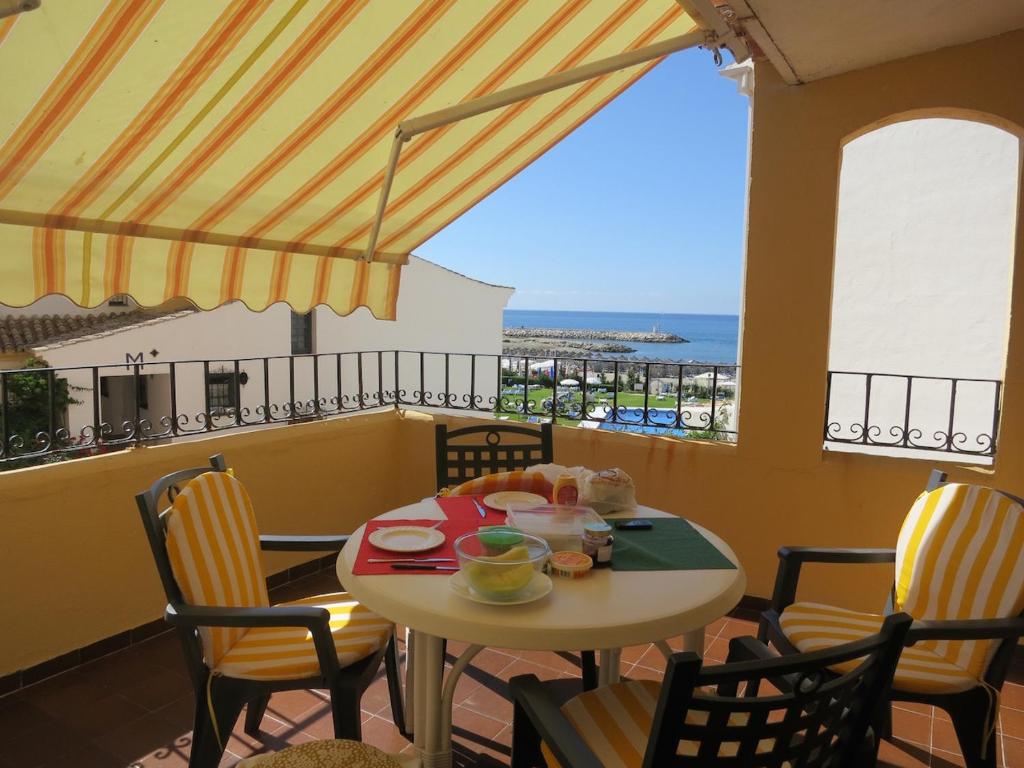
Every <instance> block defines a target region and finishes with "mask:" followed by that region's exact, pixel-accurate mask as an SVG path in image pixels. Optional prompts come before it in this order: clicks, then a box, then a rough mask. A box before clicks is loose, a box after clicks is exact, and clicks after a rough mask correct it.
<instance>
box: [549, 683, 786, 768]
mask: <svg viewBox="0 0 1024 768" xmlns="http://www.w3.org/2000/svg"><path fill="white" fill-rule="evenodd" d="M699 690H701V691H705V692H707V689H704V688H701V689H699ZM660 696H661V684H660V683H657V682H654V681H653V680H631V681H628V682H621V683H614V684H613V685H606V686H602V687H600V688H598V689H596V690H593V691H588V692H587V693H583V694H580V695H579V696H576V697H575V698H573V699H571V700H570V701H569V702H568V703H567V704H566V705H565V706H563V707H562V713H563V714H564V715H565V716H566V718H567V719H568V720H569V722H570V723H572V726H573V728H574V729H575V730H576V732H577V733H578V734H579V735H580V736H581V737H582V738H583V741H584V742H585V743H586V744H587V746H588V747H590V749H591V750H592V751H593V752H594V753H595V754H596V755H598V756H599V757H600V758H601V763H602V765H604V766H605V768H640V766H641V765H642V764H643V759H644V753H645V752H646V751H647V744H648V742H649V740H650V737H651V726H652V725H653V724H654V712H655V709H657V706H658V699H659V698H660ZM748 718H749V715H748V714H747V713H745V712H736V713H733V714H731V715H730V716H729V725H731V726H737V727H743V726H745V725H747V720H748ZM686 722H687V723H688V724H690V725H697V726H702V725H706V724H707V722H708V713H707V711H706V710H702V709H691V710H690V711H688V712H687V713H686ZM774 746H775V740H774V739H762V740H761V741H760V742H759V744H758V748H757V751H758V752H770V751H771V750H772V749H773V748H774ZM699 749H700V743H699V742H697V741H691V740H689V739H682V740H680V741H679V743H678V744H677V746H676V754H677V755H680V756H683V757H695V756H696V755H697V753H698V751H699ZM541 751H542V752H543V754H544V761H545V762H546V763H547V764H548V768H559V762H558V760H557V759H556V758H555V755H554V753H553V752H552V751H551V749H550V748H549V747H548V745H547V744H544V743H542V744H541ZM738 753H739V743H738V742H730V741H723V742H722V744H721V746H720V748H719V755H721V756H722V757H725V758H728V757H732V758H735V757H736V755H737V754H738ZM786 765H788V763H787V764H786Z"/></svg>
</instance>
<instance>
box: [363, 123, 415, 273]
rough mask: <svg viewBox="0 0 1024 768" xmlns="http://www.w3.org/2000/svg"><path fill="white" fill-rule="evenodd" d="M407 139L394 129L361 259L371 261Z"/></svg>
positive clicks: (398, 130) (400, 129)
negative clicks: (371, 223)
mask: <svg viewBox="0 0 1024 768" xmlns="http://www.w3.org/2000/svg"><path fill="white" fill-rule="evenodd" d="M408 140H409V139H408V138H406V137H405V136H403V135H402V128H401V127H399V128H398V129H397V130H396V131H395V139H394V141H392V142H391V154H390V156H388V166H387V168H386V169H385V170H384V183H383V184H382V185H381V188H380V199H379V200H378V201H377V215H376V216H374V217H373V229H371V230H370V242H369V243H368V244H367V246H366V252H365V253H364V254H363V256H362V259H361V261H373V254H374V251H376V250H377V238H378V237H380V225H381V224H383V223H384V209H385V208H387V206H388V195H390V194H391V182H393V181H394V180H395V169H396V168H398V158H399V156H400V155H401V154H402V145H403V144H404V143H405V142H407V141H408Z"/></svg>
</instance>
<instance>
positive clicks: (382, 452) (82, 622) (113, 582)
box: [0, 411, 433, 676]
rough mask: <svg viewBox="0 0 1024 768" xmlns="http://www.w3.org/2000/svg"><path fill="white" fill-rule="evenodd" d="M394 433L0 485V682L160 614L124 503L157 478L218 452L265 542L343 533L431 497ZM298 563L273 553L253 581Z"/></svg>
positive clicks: (101, 459) (139, 460)
mask: <svg viewBox="0 0 1024 768" xmlns="http://www.w3.org/2000/svg"><path fill="white" fill-rule="evenodd" d="M424 418H426V417H424ZM402 427H403V419H402V418H401V417H400V416H398V415H397V414H396V413H395V412H393V411H386V412H383V413H376V414H367V415H362V416H360V417H358V418H352V419H336V420H333V421H324V422H315V423H309V424H303V425H297V426H286V427H277V428H270V429H264V430H259V431H254V432H247V433H234V434H230V433H229V434H226V435H221V436H217V437H211V438H208V439H203V440H196V441H191V442H184V443H178V444H174V445H163V446H158V447H151V448H143V449H135V450H130V451H126V452H121V453H112V454H107V455H104V456H97V457H94V458H89V459H81V460H78V461H69V462H65V463H61V464H52V465H48V466H41V467H35V468H32V469H24V470H15V471H11V472H6V473H3V474H2V475H0V553H2V554H0V584H2V585H3V586H2V587H0V616H2V617H3V618H2V622H3V625H4V632H3V637H2V638H0V676H3V675H4V674H6V673H8V672H12V671H16V670H19V669H24V668H27V667H29V666H32V665H34V664H37V663H39V662H42V661H45V660H47V659H51V658H54V657H56V656H59V655H61V654H63V653H65V652H68V651H71V650H74V649H77V648H81V647H84V646H86V645H89V644H91V643H94V642H96V641H98V640H101V639H103V638H106V637H110V636H112V635H115V634H117V633H119V632H123V631H125V630H128V629H131V628H133V627H137V626H140V625H142V624H145V623H147V622H150V621H153V620H154V619H157V618H159V617H160V616H161V614H162V607H163V604H164V602H165V601H164V598H163V593H162V590H161V588H160V584H159V581H158V579H157V575H156V570H155V568H154V566H153V560H152V556H151V555H150V552H149V547H148V544H147V543H146V539H145V536H144V534H143V528H142V523H141V521H140V519H139V513H138V511H137V509H136V507H135V501H134V494H135V493H137V492H139V491H140V490H144V489H145V488H147V487H148V486H149V485H150V484H151V483H152V482H153V481H154V480H156V479H157V478H158V477H160V476H161V475H164V474H166V473H168V472H172V471H174V470H176V469H181V468H183V467H187V466H196V465H203V464H206V463H207V460H208V457H209V456H210V455H211V454H213V453H216V452H223V453H224V454H225V456H226V457H227V459H228V462H229V464H230V465H231V466H232V467H233V468H235V470H236V471H237V473H238V476H239V477H240V478H242V479H243V481H244V482H245V484H246V486H247V487H248V489H249V491H250V494H251V496H252V498H253V502H254V504H255V507H256V511H257V517H258V520H259V524H260V527H261V530H263V531H264V532H266V533H337V532H341V531H351V530H353V529H354V528H355V527H357V526H358V525H359V524H360V523H362V522H363V521H365V520H366V519H367V518H369V517H372V516H373V515H375V514H378V513H380V512H383V511H385V510H387V509H390V508H393V507H395V506H398V505H400V504H403V503H405V502H406V501H409V500H410V499H414V498H422V496H423V495H424V494H426V493H429V491H430V486H431V484H432V474H431V473H432V471H433V470H432V460H430V459H429V457H430V456H431V454H429V453H428V454H425V456H426V460H427V461H430V463H431V466H429V467H426V468H425V469H424V470H423V471H422V472H419V473H417V472H416V471H414V469H412V468H414V467H415V465H416V463H417V462H422V459H417V460H416V461H414V460H413V457H412V456H411V455H410V454H409V452H408V449H409V448H410V447H411V446H409V445H408V444H407V443H406V442H405V441H404V440H403V439H402V436H403V433H402ZM414 488H415V490H413V489H414ZM424 488H425V489H424ZM417 494H418V495H417ZM308 559H309V557H308V555H301V554H300V555H283V554H280V553H273V555H267V556H266V563H265V565H266V571H267V573H274V572H277V571H279V570H282V569H283V568H285V567H287V566H289V565H293V564H296V563H298V562H301V561H303V560H308Z"/></svg>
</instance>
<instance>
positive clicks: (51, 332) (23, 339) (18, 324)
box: [0, 310, 192, 352]
mask: <svg viewBox="0 0 1024 768" xmlns="http://www.w3.org/2000/svg"><path fill="white" fill-rule="evenodd" d="M191 312H192V310H186V311H184V312H174V313H167V312H165V313H160V314H154V313H152V312H140V311H135V312H100V313H98V314H91V315H8V316H6V317H0V352H29V351H31V350H33V349H38V348H40V347H52V346H59V345H62V344H67V343H69V342H75V341H81V340H82V339H85V338H88V337H90V336H97V335H101V334H108V333H111V332H114V331H123V330H126V329H128V328H133V327H135V326H138V325H143V324H145V323H150V322H153V321H154V320H164V319H168V318H171V317H177V316H179V315H186V314H190V313H191Z"/></svg>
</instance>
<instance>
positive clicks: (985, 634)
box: [906, 616, 1024, 645]
mask: <svg viewBox="0 0 1024 768" xmlns="http://www.w3.org/2000/svg"><path fill="white" fill-rule="evenodd" d="M1021 637H1024V617H1020V616H1014V617H1012V618H1009V619H960V620H954V621H915V622H914V623H913V624H911V625H910V631H909V632H907V639H906V644H907V645H913V644H914V643H919V642H921V641H922V640H1016V639H1018V638H1021Z"/></svg>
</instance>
